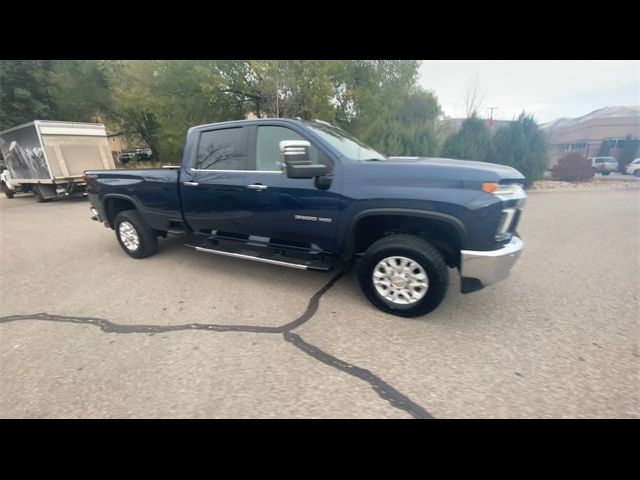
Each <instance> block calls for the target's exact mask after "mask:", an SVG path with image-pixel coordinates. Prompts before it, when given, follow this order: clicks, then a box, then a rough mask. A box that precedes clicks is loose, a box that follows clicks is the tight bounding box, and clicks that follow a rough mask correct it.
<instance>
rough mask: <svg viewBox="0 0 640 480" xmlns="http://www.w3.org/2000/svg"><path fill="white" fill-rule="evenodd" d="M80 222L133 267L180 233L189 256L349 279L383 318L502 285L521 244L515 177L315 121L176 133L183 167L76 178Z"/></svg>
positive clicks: (519, 180) (519, 179) (522, 197)
mask: <svg viewBox="0 0 640 480" xmlns="http://www.w3.org/2000/svg"><path fill="white" fill-rule="evenodd" d="M85 176H86V179H87V183H88V187H87V192H88V198H89V200H90V202H91V210H92V218H93V219H94V220H98V221H100V222H102V223H104V225H105V226H106V227H109V228H111V229H114V230H115V236H116V239H117V241H118V242H119V244H120V246H121V247H122V249H123V250H124V252H125V253H127V254H128V255H129V256H131V257H133V258H145V257H148V256H150V255H153V254H155V253H156V251H157V249H158V238H159V237H166V236H167V235H183V236H185V238H186V245H187V246H189V247H192V248H194V249H195V250H197V251H200V252H206V253H212V254H217V255H225V256H229V257H235V258H238V259H246V260H254V261H259V262H264V263H270V264H275V265H281V266H286V267H292V268H298V269H307V270H319V271H326V270H329V269H330V268H332V267H334V266H335V265H336V264H339V263H341V264H343V265H345V264H346V265H351V264H352V263H355V264H356V265H357V269H358V276H359V282H360V286H361V288H362V291H363V292H364V294H365V295H366V297H367V298H368V299H369V300H370V301H371V303H373V305H375V306H376V307H378V308H380V309H381V310H383V311H385V312H388V313H392V314H395V315H400V316H406V317H415V316H419V315H424V314H427V313H429V312H431V311H432V310H434V309H435V308H436V307H437V306H438V305H439V304H440V303H441V301H442V300H443V298H444V296H445V293H446V291H447V288H448V286H449V268H457V269H458V270H459V271H460V274H461V279H462V282H461V288H462V292H463V293H469V292H472V291H475V290H478V289H480V288H483V287H485V286H487V285H490V284H492V283H494V282H497V281H499V280H502V279H504V278H506V277H507V276H508V274H509V271H510V270H511V268H512V266H513V265H514V263H515V262H516V260H517V259H518V257H519V255H520V253H521V251H522V248H523V243H522V241H521V239H520V238H519V236H518V234H517V232H516V228H517V226H518V222H519V220H520V216H521V213H522V209H523V207H524V204H525V201H526V194H525V192H524V190H523V188H522V185H523V183H524V177H523V176H522V174H521V173H520V172H518V171H517V170H515V169H513V168H511V167H507V166H503V165H496V164H490V163H481V162H473V161H465V160H450V159H443V158H420V157H386V156H384V155H382V154H380V153H378V152H377V151H375V150H374V149H372V148H370V147H368V146H367V145H365V144H363V143H362V142H360V141H359V140H357V139H356V138H354V137H353V136H351V135H350V134H348V133H346V132H345V131H343V130H342V129H340V128H338V127H335V126H332V125H330V124H328V123H325V122H320V121H304V120H300V119H259V120H243V121H234V122H224V123H216V124H210V125H201V126H197V127H193V128H191V129H189V131H188V133H187V139H186V144H185V148H184V154H183V158H182V164H181V165H180V166H176V167H170V168H158V169H139V170H89V171H86V172H85Z"/></svg>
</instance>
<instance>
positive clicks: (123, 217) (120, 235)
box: [114, 210, 158, 258]
mask: <svg viewBox="0 0 640 480" xmlns="http://www.w3.org/2000/svg"><path fill="white" fill-rule="evenodd" d="M114 227H115V231H116V238H117V239H118V243H119V244H120V246H121V247H122V249H123V250H124V251H125V253H126V254H127V255H129V256H130V257H133V258H145V257H150V256H151V255H153V254H154V253H156V252H157V251H158V238H157V237H156V235H155V233H153V229H152V228H151V227H150V226H149V225H147V223H146V222H145V221H144V220H143V218H142V216H140V213H138V211H137V210H126V211H124V212H120V213H118V215H116V218H115V221H114Z"/></svg>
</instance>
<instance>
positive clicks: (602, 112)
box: [541, 105, 640, 167]
mask: <svg viewBox="0 0 640 480" xmlns="http://www.w3.org/2000/svg"><path fill="white" fill-rule="evenodd" d="M541 128H542V129H543V130H544V131H545V133H546V134H547V140H548V142H549V167H552V166H554V165H555V164H556V162H557V161H558V159H559V158H561V157H563V156H564V155H566V154H567V153H569V152H577V153H580V154H582V155H584V156H585V157H596V156H598V155H599V153H600V148H601V146H602V144H603V142H605V149H607V150H609V151H608V153H607V156H609V155H610V156H613V157H616V158H619V157H620V155H621V154H622V151H623V148H624V143H625V140H626V138H627V136H628V135H631V137H632V139H639V138H640V106H637V105H634V106H628V107H605V108H601V109H599V110H595V111H593V112H591V113H588V114H587V115H584V116H582V117H578V118H561V119H559V120H555V121H553V122H550V123H547V124H544V125H542V126H541Z"/></svg>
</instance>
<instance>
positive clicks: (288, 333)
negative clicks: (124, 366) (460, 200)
mask: <svg viewBox="0 0 640 480" xmlns="http://www.w3.org/2000/svg"><path fill="white" fill-rule="evenodd" d="M345 274H346V271H344V270H343V271H340V272H338V273H337V274H336V275H334V276H333V278H331V280H329V281H328V282H327V283H326V284H325V285H324V286H323V287H322V288H321V289H320V290H318V291H317V292H316V293H315V294H314V295H313V296H312V297H311V298H310V299H309V303H308V304H307V308H306V309H305V311H304V312H303V313H302V314H301V315H300V316H299V317H298V318H296V319H295V320H293V321H291V322H289V323H286V324H284V325H279V326H275V327H268V326H260V325H220V324H214V323H189V324H183V325H145V324H134V325H124V324H121V323H115V322H111V321H109V320H106V319H104V318H97V317H80V316H72V315H55V314H51V313H46V312H40V313H30V314H24V315H6V316H3V317H0V324H3V323H11V322H18V321H22V320H40V321H48V322H61V323H75V324H81V325H94V326H96V327H98V328H100V330H102V331H103V332H106V333H120V334H129V333H152V334H154V333H165V332H177V331H184V330H205V331H210V332H248V333H271V334H274V333H281V334H282V335H283V337H284V339H285V341H287V342H290V343H292V344H293V345H295V346H296V347H297V348H299V349H300V350H302V351H303V352H305V353H306V354H308V355H310V356H311V357H313V358H315V359H316V360H318V361H320V362H322V363H324V364H325V365H329V366H330V367H333V368H336V369H338V370H341V371H343V372H345V373H348V374H349V375H352V376H354V377H356V378H358V379H360V380H363V381H365V382H367V383H368V384H369V385H371V387H372V388H373V390H374V391H375V392H376V393H377V394H378V395H379V396H380V397H381V398H383V399H384V400H386V401H387V402H389V403H390V404H391V405H392V406H393V407H396V408H399V409H401V410H404V411H405V412H407V413H409V414H410V415H412V416H413V417H414V418H433V416H432V415H431V414H429V412H427V411H426V410H425V409H424V408H423V407H421V406H420V405H418V404H417V403H415V402H413V401H412V400H411V399H409V398H408V397H407V396H405V395H403V394H402V393H400V392H399V391H398V390H396V389H395V388H393V387H392V386H391V385H389V384H388V383H386V382H385V381H384V380H382V379H381V378H380V377H378V376H377V375H375V374H373V373H371V372H370V371H369V370H366V369H364V368H360V367H358V366H355V365H351V364H350V363H347V362H345V361H343V360H340V359H339V358H337V357H334V356H332V355H329V354H328V353H326V352H324V351H322V350H320V349H319V348H318V347H316V346H314V345H311V344H310V343H308V342H306V341H305V340H303V339H302V337H300V336H299V335H296V334H295V333H292V330H294V329H296V328H298V327H300V326H301V325H303V324H305V323H306V322H308V321H309V320H310V319H311V318H312V317H313V316H314V315H315V314H316V312H317V311H318V307H319V305H320V298H321V297H322V296H323V295H324V294H325V293H327V291H328V290H329V289H330V288H331V287H333V286H334V285H335V284H336V282H337V281H338V280H340V278H342V277H343V276H344V275H345Z"/></svg>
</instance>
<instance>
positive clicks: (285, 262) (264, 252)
mask: <svg viewBox="0 0 640 480" xmlns="http://www.w3.org/2000/svg"><path fill="white" fill-rule="evenodd" d="M203 243H204V242H202V243H201V242H196V243H191V242H189V243H185V246H187V247H189V248H193V249H195V250H197V251H199V252H205V253H213V254H215V255H223V256H225V257H234V258H241V259H243V260H253V261H254V262H261V263H270V264H272V265H280V266H282V267H289V268H297V269H299V270H315V271H321V272H326V271H329V270H331V267H332V265H331V264H329V263H326V262H323V261H322V260H320V259H315V258H314V259H307V258H296V257H290V256H287V255H283V254H282V253H280V252H276V251H270V250H269V249H264V248H263V249H259V250H258V249H256V250H253V249H249V248H246V247H245V246H243V245H233V244H228V243H226V242H225V244H222V242H219V243H218V244H217V245H213V244H211V243H209V242H207V244H206V245H203Z"/></svg>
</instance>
